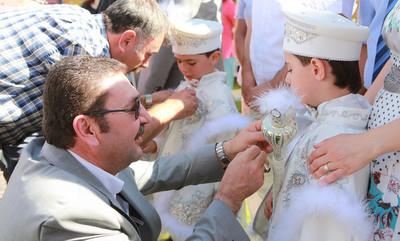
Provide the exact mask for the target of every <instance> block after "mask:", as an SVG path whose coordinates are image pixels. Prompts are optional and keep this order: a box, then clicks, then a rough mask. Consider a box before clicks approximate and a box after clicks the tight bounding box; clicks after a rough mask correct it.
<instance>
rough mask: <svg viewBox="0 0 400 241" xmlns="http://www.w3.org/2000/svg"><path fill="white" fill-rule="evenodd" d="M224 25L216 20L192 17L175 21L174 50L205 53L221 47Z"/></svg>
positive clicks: (175, 52) (177, 51)
mask: <svg viewBox="0 0 400 241" xmlns="http://www.w3.org/2000/svg"><path fill="white" fill-rule="evenodd" d="M221 34H222V25H221V24H220V23H219V22H216V21H210V20H204V19H192V20H189V21H185V22H182V21H178V22H175V23H174V30H173V34H172V39H171V42H172V52H174V54H204V53H207V52H210V51H213V50H216V49H219V48H221Z"/></svg>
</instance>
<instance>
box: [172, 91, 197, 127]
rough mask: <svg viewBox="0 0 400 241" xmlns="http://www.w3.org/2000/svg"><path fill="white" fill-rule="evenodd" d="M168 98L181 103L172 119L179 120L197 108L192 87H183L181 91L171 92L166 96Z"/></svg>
mask: <svg viewBox="0 0 400 241" xmlns="http://www.w3.org/2000/svg"><path fill="white" fill-rule="evenodd" d="M168 100H171V101H179V102H180V103H181V104H182V105H183V108H181V109H180V110H179V111H178V112H177V113H176V115H175V116H174V118H173V119H174V120H179V119H183V118H185V117H188V116H191V115H193V114H194V113H195V112H196V110H197V106H198V99H197V97H196V91H194V90H193V89H184V90H181V91H177V92H175V93H174V94H172V95H171V96H170V97H169V98H168Z"/></svg>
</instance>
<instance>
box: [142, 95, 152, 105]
mask: <svg viewBox="0 0 400 241" xmlns="http://www.w3.org/2000/svg"><path fill="white" fill-rule="evenodd" d="M152 105H153V95H151V94H148V95H144V106H145V107H146V108H150V107H151V106H152Z"/></svg>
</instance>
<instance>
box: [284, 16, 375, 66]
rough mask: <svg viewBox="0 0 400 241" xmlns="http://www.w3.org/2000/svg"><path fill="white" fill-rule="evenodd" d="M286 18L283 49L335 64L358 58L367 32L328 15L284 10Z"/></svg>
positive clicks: (354, 24)
mask: <svg viewBox="0 0 400 241" xmlns="http://www.w3.org/2000/svg"><path fill="white" fill-rule="evenodd" d="M284 14H285V16H286V23H285V36H284V41H283V48H284V50H285V51H286V52H288V53H291V54H296V55H300V56H305V57H315V58H320V59H328V60H337V61H356V60H359V58H360V51H361V46H362V44H363V42H365V41H366V40H367V38H368V28H367V27H364V26H361V25H359V24H357V23H355V22H353V21H351V20H349V19H347V18H345V17H343V16H341V15H338V14H336V13H333V12H330V11H317V10H312V9H305V8H303V9H300V10H294V9H293V8H287V9H284Z"/></svg>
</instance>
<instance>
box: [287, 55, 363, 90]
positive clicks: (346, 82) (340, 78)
mask: <svg viewBox="0 0 400 241" xmlns="http://www.w3.org/2000/svg"><path fill="white" fill-rule="evenodd" d="M294 56H295V57H296V58H297V59H299V60H300V62H301V64H302V65H303V66H306V65H308V64H310V62H311V59H312V57H305V56H301V55H294ZM321 60H324V61H326V62H328V64H329V65H330V66H331V68H332V75H333V76H335V82H334V84H335V86H337V87H339V88H342V89H344V88H347V89H348V90H349V91H350V92H351V93H353V94H356V93H358V91H359V90H360V89H361V88H362V85H363V83H362V80H361V75H360V68H359V65H358V61H337V60H328V59H321Z"/></svg>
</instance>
